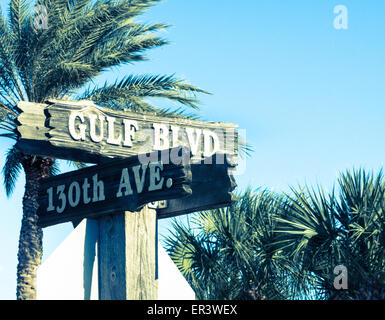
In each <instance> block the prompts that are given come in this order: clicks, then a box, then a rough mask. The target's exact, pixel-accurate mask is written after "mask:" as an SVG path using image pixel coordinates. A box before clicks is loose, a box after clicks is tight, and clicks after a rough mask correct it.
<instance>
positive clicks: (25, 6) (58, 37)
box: [0, 0, 204, 299]
mask: <svg viewBox="0 0 385 320" xmlns="http://www.w3.org/2000/svg"><path fill="white" fill-rule="evenodd" d="M159 1H160V0H97V1H95V0H37V1H32V0H11V1H10V3H9V10H8V11H9V12H8V15H7V17H5V16H4V15H3V13H2V12H1V13H0V130H1V131H0V134H1V136H2V137H7V138H10V139H14V140H17V136H16V134H15V132H14V129H15V122H14V120H15V118H16V117H17V116H18V112H19V111H18V109H17V108H16V104H17V102H18V101H20V100H24V101H32V102H44V101H46V100H47V99H65V100H78V99H88V100H93V101H94V102H95V103H97V104H100V105H102V106H106V107H109V108H112V109H124V108H131V109H132V110H133V111H151V112H157V113H159V114H161V115H173V116H183V109H182V110H175V112H171V111H169V110H156V108H155V107H154V106H153V105H152V104H151V102H150V101H149V100H148V99H147V100H146V98H165V99H168V100H171V101H174V102H176V103H177V104H179V105H180V106H181V107H182V108H183V107H185V106H188V107H192V108H197V103H198V100H197V99H196V94H197V93H203V92H204V91H203V90H201V89H199V88H197V87H195V86H192V85H189V84H187V83H185V82H183V81H181V80H179V79H177V78H176V77H174V76H162V75H154V76H151V75H129V76H127V77H125V78H123V79H120V80H116V81H115V82H113V83H110V84H108V83H105V84H104V85H103V86H101V87H97V86H93V87H91V86H90V85H89V84H90V82H91V81H92V80H93V79H95V77H97V76H99V75H100V74H102V72H104V71H107V70H110V69H111V68H112V67H114V66H120V65H122V64H128V63H133V62H136V61H143V60H145V59H146V57H145V56H144V52H145V51H146V50H148V49H151V48H156V47H159V46H163V45H165V44H167V41H166V40H165V39H162V38H160V37H159V36H158V35H157V31H159V30H163V29H165V28H167V25H165V24H144V23H137V22H136V21H135V20H134V19H135V17H137V16H138V15H140V14H141V13H143V11H144V10H146V9H147V8H149V7H151V6H153V5H154V4H156V3H157V2H159ZM34 6H43V7H39V8H44V10H43V11H42V12H43V13H44V14H45V13H47V15H46V16H43V18H47V22H48V23H47V25H46V27H47V28H44V29H40V28H35V27H34V22H36V21H35V20H36V19H38V18H39V19H40V18H41V17H38V16H36V15H34V14H33V10H32V8H33V7H34ZM45 11H46V12H45ZM40 14H41V12H40ZM39 21H40V20H39ZM35 25H36V24H35ZM87 85H88V87H87V88H86V86H87ZM85 88H86V89H85ZM22 170H24V172H25V176H26V185H25V194H24V197H23V218H22V226H21V231H20V240H19V251H18V267H17V298H18V299H34V298H35V275H36V268H37V267H38V266H39V264H40V262H41V256H42V230H41V229H40V228H39V227H38V226H37V225H36V220H37V217H36V209H37V202H36V199H37V190H38V186H39V181H40V179H41V178H44V177H47V176H49V175H52V174H55V172H57V165H56V161H55V159H53V158H51V157H39V156H34V155H31V154H25V153H23V152H21V151H19V150H17V149H16V148H14V147H13V148H11V149H10V150H9V151H8V153H7V156H6V163H5V166H4V168H3V175H4V185H5V189H6V193H7V195H10V194H11V193H12V190H13V188H14V185H15V181H16V179H17V177H18V175H19V173H20V172H21V171H22Z"/></svg>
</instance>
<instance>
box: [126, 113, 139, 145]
mask: <svg viewBox="0 0 385 320" xmlns="http://www.w3.org/2000/svg"><path fill="white" fill-rule="evenodd" d="M123 124H124V140H123V145H124V146H125V147H132V141H133V140H134V139H135V132H136V131H138V129H139V127H138V122H137V121H135V120H128V119H123Z"/></svg>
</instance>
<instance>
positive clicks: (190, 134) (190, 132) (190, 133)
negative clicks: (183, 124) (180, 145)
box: [186, 128, 202, 156]
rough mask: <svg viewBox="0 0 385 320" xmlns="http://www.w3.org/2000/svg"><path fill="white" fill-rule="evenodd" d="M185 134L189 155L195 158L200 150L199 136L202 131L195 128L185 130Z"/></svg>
mask: <svg viewBox="0 0 385 320" xmlns="http://www.w3.org/2000/svg"><path fill="white" fill-rule="evenodd" d="M186 132H187V139H188V142H189V145H190V148H191V153H192V155H193V156H195V155H196V154H197V153H198V152H199V151H200V150H198V149H199V147H200V142H201V135H202V129H197V128H186ZM194 133H195V139H194Z"/></svg>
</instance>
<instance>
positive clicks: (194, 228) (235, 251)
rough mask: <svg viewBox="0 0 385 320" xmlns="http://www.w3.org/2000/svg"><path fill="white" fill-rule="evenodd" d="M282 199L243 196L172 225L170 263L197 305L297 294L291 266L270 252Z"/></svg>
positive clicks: (274, 251) (271, 195)
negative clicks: (190, 291) (206, 302)
mask: <svg viewBox="0 0 385 320" xmlns="http://www.w3.org/2000/svg"><path fill="white" fill-rule="evenodd" d="M284 207H285V201H284V198H283V197H281V196H278V195H276V194H274V193H272V192H269V191H267V190H262V191H258V192H251V191H250V190H247V191H246V192H244V193H243V194H241V195H240V196H239V199H238V201H237V202H236V203H234V204H233V205H232V206H230V207H227V208H221V209H215V210H209V211H204V212H200V213H196V214H194V215H193V216H192V218H191V219H188V220H187V223H183V222H182V221H180V220H174V221H173V228H172V229H171V230H170V232H171V235H170V236H169V237H168V238H166V239H165V244H166V248H167V250H168V252H169V255H170V257H171V258H172V260H173V261H174V262H175V264H176V265H177V266H178V268H179V270H180V271H181V272H182V274H183V275H184V276H185V278H186V279H187V281H188V282H189V283H190V285H191V286H192V288H193V289H194V291H195V293H196V295H197V298H198V299H221V300H222V299H225V300H227V299H229V300H233V299H242V300H243V299H247V300H253V299H256V300H259V299H287V298H291V297H294V296H295V293H296V292H297V291H298V290H297V288H296V287H295V286H294V284H295V283H297V282H296V281H294V279H293V278H292V276H293V275H295V274H296V271H295V266H294V265H293V264H292V263H291V262H290V261H289V260H288V259H287V256H286V255H285V254H282V251H279V250H277V249H276V247H275V245H272V244H274V243H275V242H276V233H275V232H274V230H275V224H276V222H275V219H274V217H276V216H280V215H281V212H282V211H283V212H285V209H284Z"/></svg>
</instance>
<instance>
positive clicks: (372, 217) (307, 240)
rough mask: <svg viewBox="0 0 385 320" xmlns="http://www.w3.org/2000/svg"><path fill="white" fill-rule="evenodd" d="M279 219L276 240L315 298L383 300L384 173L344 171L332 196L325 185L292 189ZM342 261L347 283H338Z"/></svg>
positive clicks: (384, 243) (384, 283)
mask: <svg viewBox="0 0 385 320" xmlns="http://www.w3.org/2000/svg"><path fill="white" fill-rule="evenodd" d="M276 220H277V226H276V228H277V229H276V232H277V233H278V234H279V235H280V236H279V237H278V239H279V241H277V245H278V246H279V245H281V246H282V250H283V252H285V253H286V254H287V255H288V256H290V257H292V259H293V260H294V261H295V263H296V264H297V265H298V266H300V270H301V275H302V280H303V279H304V278H306V282H307V284H308V288H311V289H312V291H313V293H314V294H315V296H316V297H318V298H321V299H359V300H367V299H381V300H383V299H385V181H384V179H383V175H382V172H380V173H379V174H377V175H374V174H373V173H368V172H365V170H363V169H360V170H353V171H346V173H344V174H341V176H340V178H339V179H338V185H337V188H336V190H333V192H331V193H330V194H329V195H328V196H327V195H325V193H324V192H323V190H322V189H321V188H318V189H317V190H312V189H310V188H305V189H302V188H299V189H298V190H295V189H293V195H291V196H290V197H289V201H288V206H287V207H286V213H285V214H284V215H283V216H281V217H277V218H276ZM341 265H342V266H344V267H345V268H346V270H347V273H345V277H346V280H347V281H346V283H347V288H346V287H345V288H341V287H340V286H338V285H337V286H335V279H336V278H337V276H339V275H341V274H340V273H339V271H338V270H335V268H336V267H337V266H341ZM334 272H336V273H334ZM300 278H301V277H300Z"/></svg>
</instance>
